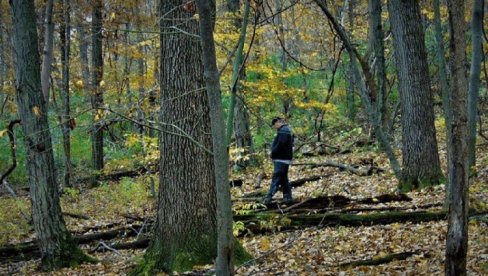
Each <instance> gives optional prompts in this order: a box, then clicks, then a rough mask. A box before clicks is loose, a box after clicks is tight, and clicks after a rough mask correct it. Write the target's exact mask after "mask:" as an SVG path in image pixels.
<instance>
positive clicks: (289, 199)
mask: <svg viewBox="0 0 488 276" xmlns="http://www.w3.org/2000/svg"><path fill="white" fill-rule="evenodd" d="M283 203H284V204H292V203H293V199H292V198H284V199H283Z"/></svg>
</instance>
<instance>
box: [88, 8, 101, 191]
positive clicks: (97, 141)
mask: <svg viewBox="0 0 488 276" xmlns="http://www.w3.org/2000/svg"><path fill="white" fill-rule="evenodd" d="M92 9H93V10H92V82H91V105H92V108H93V129H92V138H91V142H92V168H93V170H95V171H99V170H101V169H103V129H102V128H101V125H100V120H101V119H102V117H103V111H102V110H101V109H100V108H101V107H103V92H102V88H101V87H100V82H101V81H102V78H103V53H102V40H103V35H102V21H103V18H102V9H103V5H102V0H95V1H94V3H93V6H92ZM92 185H96V183H95V181H94V182H93V183H92Z"/></svg>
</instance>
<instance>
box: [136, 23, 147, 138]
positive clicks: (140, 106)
mask: <svg viewBox="0 0 488 276" xmlns="http://www.w3.org/2000/svg"><path fill="white" fill-rule="evenodd" d="M138 31H139V33H138V34H137V38H138V41H139V44H140V43H142V42H143V41H144V34H143V33H142V26H140V23H139V26H138ZM144 49H145V47H144V46H142V45H139V47H138V51H139V52H140V54H141V57H140V58H139V59H137V72H138V74H139V97H138V98H137V101H138V103H139V104H138V105H137V120H138V121H139V122H141V123H143V122H144V110H143V103H144V92H145V90H144V78H145V77H144V73H145V72H144V71H145V70H144V68H145V66H144V57H145V56H146V55H145V54H144ZM138 129H139V134H140V135H141V137H143V134H144V127H142V126H141V125H139V128H138ZM142 145H143V146H144V143H143V144H142Z"/></svg>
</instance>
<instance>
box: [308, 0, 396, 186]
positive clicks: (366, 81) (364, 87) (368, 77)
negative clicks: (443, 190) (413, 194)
mask: <svg viewBox="0 0 488 276" xmlns="http://www.w3.org/2000/svg"><path fill="white" fill-rule="evenodd" d="M314 2H315V3H316V4H317V5H318V6H319V7H320V9H321V10H322V11H323V12H324V14H325V16H326V17H327V18H328V19H329V21H330V22H331V23H332V27H333V28H334V29H335V31H336V32H337V34H338V35H339V37H340V39H341V40H342V42H343V43H344V47H345V48H346V49H347V51H348V52H349V53H350V54H351V55H352V54H353V55H354V56H355V57H356V59H357V60H358V62H359V65H360V66H361V70H362V73H363V75H364V78H361V72H360V71H359V68H358V66H357V65H356V63H355V62H354V63H353V64H354V65H355V66H354V77H355V78H356V80H360V83H359V84H360V91H361V93H360V96H361V101H362V103H363V105H364V108H365V109H366V114H367V115H368V119H369V120H370V122H371V124H372V126H373V127H374V131H375V133H376V135H377V137H378V142H379V144H380V146H381V148H382V150H383V151H384V152H385V154H386V155H387V157H388V160H389V161H390V167H391V168H392V170H393V172H394V173H395V177H396V178H397V179H398V180H400V179H401V171H400V165H399V163H398V160H397V158H396V156H395V152H394V151H393V148H392V146H391V144H390V142H389V141H388V138H387V136H386V134H385V131H384V130H383V127H382V125H381V123H380V120H379V116H378V114H377V112H376V109H375V108H374V106H373V105H372V103H371V97H370V96H369V95H371V94H375V93H376V92H375V91H376V84H375V81H374V78H373V75H372V73H371V69H370V68H369V65H368V64H367V62H366V61H364V59H363V57H362V56H361V55H360V54H359V52H358V50H357V49H356V48H355V47H354V46H353V45H352V43H351V40H350V39H349V36H348V35H347V33H346V31H345V30H344V28H342V26H341V25H340V24H339V23H338V22H337V20H336V19H335V17H334V16H333V15H332V14H331V13H330V11H329V9H328V8H327V2H326V1H325V0H314Z"/></svg>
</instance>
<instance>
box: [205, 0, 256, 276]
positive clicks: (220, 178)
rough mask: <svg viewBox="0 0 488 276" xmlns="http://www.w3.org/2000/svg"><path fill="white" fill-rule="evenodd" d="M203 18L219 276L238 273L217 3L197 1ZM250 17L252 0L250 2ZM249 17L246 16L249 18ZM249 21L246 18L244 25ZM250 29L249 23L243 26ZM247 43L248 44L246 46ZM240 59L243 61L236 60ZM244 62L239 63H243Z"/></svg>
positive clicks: (247, 5)
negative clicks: (216, 38)
mask: <svg viewBox="0 0 488 276" xmlns="http://www.w3.org/2000/svg"><path fill="white" fill-rule="evenodd" d="M196 2H197V7H198V14H199V15H200V39H201V43H202V57H203V67H204V68H205V83H206V87H207V95H208V104H209V106H210V119H211V126H212V144H213V162H214V166H215V180H216V186H217V225H218V229H217V233H218V241H217V264H216V272H217V273H216V274H217V275H233V274H234V265H233V263H234V243H235V240H234V235H233V232H232V229H233V228H232V222H233V221H232V202H231V198H230V188H229V184H228V183H229V171H228V169H227V168H228V164H229V154H228V151H227V147H226V145H225V144H222V140H223V139H225V127H224V115H223V107H222V99H221V92H220V78H219V75H220V74H219V69H218V68H217V57H216V54H215V42H214V37H213V30H214V26H215V2H214V1H208V0H197V1H196ZM246 10H247V12H246V13H247V16H248V15H249V1H247V2H246ZM245 17H246V15H245ZM245 21H246V18H245V19H244V22H245ZM243 26H246V23H243ZM243 44H244V43H243ZM236 59H238V60H240V59H241V58H239V57H236ZM240 63H241V62H239V64H240Z"/></svg>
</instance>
